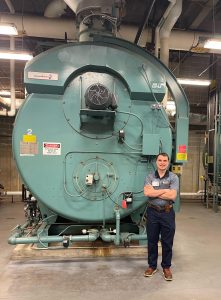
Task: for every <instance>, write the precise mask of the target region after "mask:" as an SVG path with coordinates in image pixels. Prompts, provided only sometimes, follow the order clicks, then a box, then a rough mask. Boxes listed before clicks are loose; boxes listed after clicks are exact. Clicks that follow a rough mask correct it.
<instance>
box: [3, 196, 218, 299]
mask: <svg viewBox="0 0 221 300" xmlns="http://www.w3.org/2000/svg"><path fill="white" fill-rule="evenodd" d="M176 219H177V231H176V237H175V244H174V258H173V268H172V269H173V275H174V280H173V281H172V282H166V281H165V280H164V279H163V277H162V273H161V268H160V267H159V272H157V273H156V274H155V275H154V277H152V278H145V277H143V272H144V270H145V268H146V265H147V263H146V257H142V258H140V257H139V258H138V257H137V258H136V257H133V258H131V257H127V258H120V259H119V258H97V259H72V260H69V261H64V260H63V261H61V260H59V261H45V260H38V261H36V260H24V261H13V260H11V259H10V257H11V254H12V252H13V248H14V246H10V245H8V244H7V238H8V236H9V235H10V230H11V229H12V228H13V227H14V226H15V225H16V224H18V223H22V222H23V220H24V216H23V204H22V203H21V202H20V201H16V202H14V203H11V202H10V200H7V201H0V220H1V221H0V222H1V230H0V240H1V248H0V249H1V252H0V270H1V273H0V299H1V300H2V299H7V300H29V299H30V300H35V299H38V300H39V299H45V300H49V299H51V300H52V299H53V300H56V299H59V300H62V299H64V300H66V299H74V300H78V299H81V300H83V299H84V300H85V299H90V300H95V299H96V300H97V299H102V300H109V299H111V300H113V299H114V300H115V299H116V300H118V299H119V300H121V299H122V300H124V299H127V300H130V299H131V300H132V299H133V300H134V299H139V300H143V299H145V300H146V299H148V298H150V299H153V300H158V299H166V300H167V299H168V300H173V299H174V300H177V299H179V300H184V299H185V300H186V299H188V300H213V299H221V288H220V275H221V260H220V253H221V234H220V231H221V213H220V212H218V213H214V212H213V211H212V210H211V209H206V208H205V207H204V206H203V205H202V204H200V203H192V204H191V203H189V204H188V203H184V204H182V207H181V212H180V213H178V214H177V217H176ZM159 266H160V263H159Z"/></svg>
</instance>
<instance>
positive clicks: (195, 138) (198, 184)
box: [181, 131, 204, 193]
mask: <svg viewBox="0 0 221 300" xmlns="http://www.w3.org/2000/svg"><path fill="white" fill-rule="evenodd" d="M203 151H204V132H203V131H190V132H189V151H188V162H187V163H186V164H185V165H184V167H183V174H182V176H181V192H184V193H192V192H193V193H196V192H197V191H199V190H203V189H204V181H203V180H202V179H200V177H201V176H203V175H204V168H203Z"/></svg>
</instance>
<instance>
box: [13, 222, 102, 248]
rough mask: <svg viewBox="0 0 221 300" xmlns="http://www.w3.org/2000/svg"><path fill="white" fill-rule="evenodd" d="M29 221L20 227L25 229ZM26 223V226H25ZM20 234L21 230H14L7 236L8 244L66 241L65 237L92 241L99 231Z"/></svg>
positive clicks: (73, 240)
mask: <svg viewBox="0 0 221 300" xmlns="http://www.w3.org/2000/svg"><path fill="white" fill-rule="evenodd" d="M27 224H28V225H29V223H28V222H26V223H25V224H24V225H23V226H22V227H21V229H23V230H24V229H25V228H26V227H27V226H28V225H27ZM25 225H26V227H25ZM21 236H22V231H20V232H16V233H15V234H13V235H12V236H10V237H9V239H8V244H10V245H17V244H36V243H39V242H41V243H46V244H48V243H59V242H60V243H62V242H64V241H66V240H67V239H68V240H69V241H70V242H94V241H96V239H97V238H98V237H99V232H98V231H96V232H95V231H93V233H91V232H90V233H89V234H88V235H75V236H72V235H70V236H57V235H52V236H42V237H40V236H39V237H38V236H32V237H21Z"/></svg>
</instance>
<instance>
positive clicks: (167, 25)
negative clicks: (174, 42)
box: [160, 0, 182, 67]
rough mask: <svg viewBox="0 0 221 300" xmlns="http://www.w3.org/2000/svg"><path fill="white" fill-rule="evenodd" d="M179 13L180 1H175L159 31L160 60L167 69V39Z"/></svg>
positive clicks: (180, 10) (180, 9)
mask: <svg viewBox="0 0 221 300" xmlns="http://www.w3.org/2000/svg"><path fill="white" fill-rule="evenodd" d="M181 12H182V0H177V1H176V3H175V5H174V6H173V7H172V9H171V10H170V12H169V14H168V16H167V18H166V20H165V22H164V23H163V25H162V27H161V29H160V60H161V61H162V62H163V63H164V64H165V65H166V66H167V67H168V65H169V38H170V34H171V30H172V28H173V27H174V25H175V24H176V22H177V20H178V18H179V16H180V15H181Z"/></svg>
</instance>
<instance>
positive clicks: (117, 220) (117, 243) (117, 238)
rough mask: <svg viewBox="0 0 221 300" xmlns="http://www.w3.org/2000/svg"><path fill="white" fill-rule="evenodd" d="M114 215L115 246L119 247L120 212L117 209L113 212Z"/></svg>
mask: <svg viewBox="0 0 221 300" xmlns="http://www.w3.org/2000/svg"><path fill="white" fill-rule="evenodd" d="M115 214H116V236H115V241H114V243H115V245H117V246H119V245H120V211H119V209H117V210H116V211H115Z"/></svg>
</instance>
